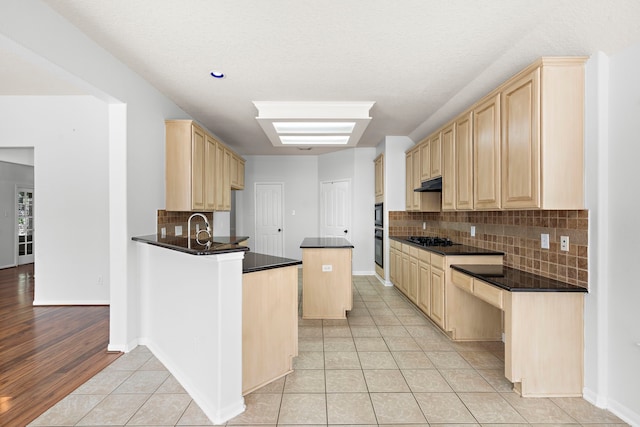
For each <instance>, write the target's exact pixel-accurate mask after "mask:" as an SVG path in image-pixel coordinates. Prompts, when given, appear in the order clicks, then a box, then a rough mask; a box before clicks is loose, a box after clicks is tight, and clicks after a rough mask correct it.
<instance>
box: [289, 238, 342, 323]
mask: <svg viewBox="0 0 640 427" xmlns="http://www.w3.org/2000/svg"><path fill="white" fill-rule="evenodd" d="M300 248H302V318H303V319H346V318H347V311H349V310H351V308H352V307H353V293H352V289H351V258H352V251H353V245H352V244H351V243H350V242H349V241H348V240H347V239H344V238H342V237H307V238H305V239H304V240H303V241H302V244H301V245H300Z"/></svg>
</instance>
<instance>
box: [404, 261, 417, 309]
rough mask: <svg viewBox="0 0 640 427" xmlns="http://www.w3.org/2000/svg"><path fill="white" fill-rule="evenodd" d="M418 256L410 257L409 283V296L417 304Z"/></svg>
mask: <svg viewBox="0 0 640 427" xmlns="http://www.w3.org/2000/svg"><path fill="white" fill-rule="evenodd" d="M418 271H419V270H418V258H415V257H409V283H408V284H407V297H409V299H410V300H411V302H413V303H414V304H417V302H418Z"/></svg>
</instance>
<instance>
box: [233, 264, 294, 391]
mask: <svg viewBox="0 0 640 427" xmlns="http://www.w3.org/2000/svg"><path fill="white" fill-rule="evenodd" d="M297 355H298V267H297V266H290V267H282V268H274V269H270V270H264V271H257V272H253V273H246V274H243V275H242V394H243V395H246V394H248V393H251V392H252V391H253V390H256V389H258V388H260V387H262V386H264V385H266V384H269V383H270V382H272V381H274V380H276V379H278V378H281V377H283V376H284V375H287V374H288V373H290V372H292V371H293V358H294V357H295V356H297Z"/></svg>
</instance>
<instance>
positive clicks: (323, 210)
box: [320, 180, 351, 240]
mask: <svg viewBox="0 0 640 427" xmlns="http://www.w3.org/2000/svg"><path fill="white" fill-rule="evenodd" d="M320 236H321V237H344V238H345V239H347V240H350V237H351V181H350V180H344V181H325V182H322V183H321V184H320Z"/></svg>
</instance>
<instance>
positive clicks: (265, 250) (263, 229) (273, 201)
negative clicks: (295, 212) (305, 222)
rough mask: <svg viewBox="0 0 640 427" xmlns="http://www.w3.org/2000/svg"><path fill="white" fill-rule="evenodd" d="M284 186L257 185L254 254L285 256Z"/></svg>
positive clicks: (277, 184) (279, 184) (278, 184)
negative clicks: (283, 223)
mask: <svg viewBox="0 0 640 427" xmlns="http://www.w3.org/2000/svg"><path fill="white" fill-rule="evenodd" d="M283 187H284V184H281V183H276V184H267V183H256V187H255V190H256V247H255V249H254V252H257V253H261V254H267V255H274V256H283V251H282V248H283V246H284V244H283V242H284V237H283V236H284V231H283V227H282V211H283V199H282V194H283Z"/></svg>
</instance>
